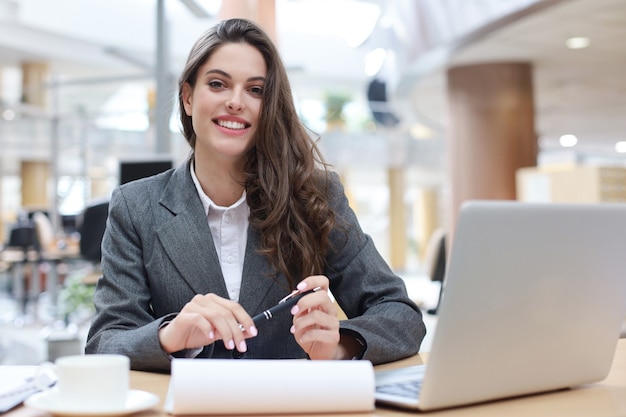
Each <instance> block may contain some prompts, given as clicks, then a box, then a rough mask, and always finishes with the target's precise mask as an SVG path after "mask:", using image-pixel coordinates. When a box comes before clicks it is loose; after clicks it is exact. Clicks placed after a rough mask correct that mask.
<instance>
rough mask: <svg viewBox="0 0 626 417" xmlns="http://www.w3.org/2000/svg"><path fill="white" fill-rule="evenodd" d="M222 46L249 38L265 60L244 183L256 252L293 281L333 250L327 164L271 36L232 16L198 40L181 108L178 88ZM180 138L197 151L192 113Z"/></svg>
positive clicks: (315, 270) (317, 267)
mask: <svg viewBox="0 0 626 417" xmlns="http://www.w3.org/2000/svg"><path fill="white" fill-rule="evenodd" d="M226 43H247V44H249V45H251V46H253V47H254V48H256V49H257V50H258V51H259V52H260V53H261V55H262V56H263V58H264V60H265V64H266V66H267V76H266V79H265V83H264V86H263V96H262V99H261V113H260V116H259V119H258V126H257V128H256V132H255V137H254V138H253V143H254V146H253V147H252V148H251V149H250V151H249V152H248V154H247V155H246V164H245V178H246V179H245V182H244V184H243V185H244V187H245V189H246V195H247V202H248V205H249V207H250V225H251V226H252V227H254V228H256V229H257V230H258V232H259V234H260V236H261V248H260V252H261V253H262V254H264V255H265V256H266V257H267V258H268V259H269V261H270V263H271V265H273V267H274V269H275V272H276V274H277V273H283V274H284V275H285V277H286V278H287V280H288V282H289V285H290V286H293V285H294V284H295V283H296V282H299V281H300V280H302V279H303V278H305V277H307V276H309V275H314V274H321V273H323V271H324V266H325V257H326V254H327V252H328V251H329V250H330V240H329V235H330V232H331V230H332V229H333V227H334V226H335V222H336V218H335V214H334V212H333V210H332V209H331V208H330V205H329V201H328V198H327V195H328V187H329V181H328V165H327V164H326V162H325V161H324V159H323V157H322V155H321V153H320V151H319V149H318V147H317V145H316V139H314V137H313V136H311V135H310V134H309V131H308V130H307V129H306V127H305V126H304V125H303V124H302V123H301V121H300V119H299V118H298V115H297V112H296V109H295V106H294V101H293V98H292V94H291V86H290V84H289V79H288V76H287V71H286V70H285V67H284V64H283V62H282V60H281V59H280V55H279V53H278V51H277V49H276V47H275V46H274V44H273V43H272V41H271V39H270V38H269V36H268V35H267V34H266V33H265V32H264V31H263V30H262V29H261V28H260V27H259V26H257V25H256V24H255V23H253V22H251V21H248V20H245V19H229V20H225V21H222V22H220V23H219V24H217V25H216V26H215V27H213V28H211V29H210V30H208V31H207V32H205V33H204V34H203V35H202V36H201V37H200V38H199V39H198V40H197V41H196V43H195V45H194V46H193V48H192V49H191V52H190V53H189V57H188V58H187V63H186V65H185V69H184V70H183V72H182V75H181V77H180V79H179V82H178V87H179V90H178V100H179V104H180V109H183V108H184V106H183V94H182V91H183V85H184V84H185V83H189V84H190V85H191V87H192V88H193V87H194V86H195V83H196V78H197V74H198V69H199V68H200V67H201V66H202V65H203V64H204V63H205V62H206V61H207V60H208V59H209V57H210V56H211V54H212V53H213V52H214V51H216V50H217V49H218V48H219V47H220V46H222V45H224V44H226ZM180 121H181V123H182V129H183V135H184V136H185V138H186V139H187V142H189V145H190V146H191V148H192V149H195V144H196V134H195V132H194V130H193V126H192V120H191V117H190V116H188V115H187V114H186V113H185V112H184V111H182V110H181V112H180Z"/></svg>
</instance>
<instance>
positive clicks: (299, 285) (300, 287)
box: [296, 281, 306, 291]
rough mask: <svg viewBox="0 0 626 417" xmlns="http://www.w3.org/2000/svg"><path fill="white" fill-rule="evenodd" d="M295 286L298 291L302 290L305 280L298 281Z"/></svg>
mask: <svg viewBox="0 0 626 417" xmlns="http://www.w3.org/2000/svg"><path fill="white" fill-rule="evenodd" d="M296 288H297V289H299V290H300V291H303V290H304V289H305V288H306V282H304V281H302V282H299V283H298V285H296Z"/></svg>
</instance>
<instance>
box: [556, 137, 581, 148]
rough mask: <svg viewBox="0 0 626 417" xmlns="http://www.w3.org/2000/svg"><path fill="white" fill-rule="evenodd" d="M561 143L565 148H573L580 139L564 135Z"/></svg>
mask: <svg viewBox="0 0 626 417" xmlns="http://www.w3.org/2000/svg"><path fill="white" fill-rule="evenodd" d="M559 143H560V144H561V146H562V147H564V148H571V147H573V146H576V144H577V143H578V138H577V137H576V136H574V135H563V136H561V137H560V138H559Z"/></svg>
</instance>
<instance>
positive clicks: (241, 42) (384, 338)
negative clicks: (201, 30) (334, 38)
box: [86, 19, 425, 371]
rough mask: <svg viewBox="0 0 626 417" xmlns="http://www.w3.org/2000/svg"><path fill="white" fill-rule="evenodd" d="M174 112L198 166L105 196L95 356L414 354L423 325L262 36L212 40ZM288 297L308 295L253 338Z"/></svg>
mask: <svg viewBox="0 0 626 417" xmlns="http://www.w3.org/2000/svg"><path fill="white" fill-rule="evenodd" d="M179 104H180V109H181V113H180V118H181V124H182V127H183V134H184V136H185V138H186V140H187V142H188V143H189V144H190V146H191V148H192V153H191V155H190V158H189V159H188V161H187V162H186V163H184V164H183V165H181V166H180V167H178V168H177V169H174V170H170V171H168V172H166V173H163V174H160V175H157V176H154V177H151V178H147V179H144V180H139V181H136V182H131V183H128V184H125V185H123V186H121V187H119V188H118V189H116V190H115V191H114V193H113V196H112V198H111V203H110V211H109V222H108V226H107V230H106V232H105V236H104V239H103V242H102V270H103V276H102V278H101V279H100V281H99V283H98V287H97V290H96V294H95V304H96V308H97V310H98V311H97V313H96V316H95V318H94V320H93V322H92V326H91V329H90V332H89V337H88V342H87V346H86V351H87V353H122V354H125V355H128V356H129V357H130V358H131V364H132V367H133V368H134V369H141V370H158V371H169V370H170V360H171V359H172V358H173V357H181V356H182V357H203V358H241V357H243V356H245V357H247V358H262V359H272V358H274V359H288V358H310V359H320V360H328V359H355V358H357V359H361V358H362V359H367V360H370V361H372V362H373V363H381V362H388V361H392V360H396V359H399V358H403V357H406V356H410V355H413V354H415V353H416V352H417V351H418V350H419V347H420V343H421V341H422V339H423V337H424V333H425V327H424V323H423V321H422V315H421V312H420V310H419V308H418V307H417V305H416V304H415V303H414V302H413V301H411V299H410V298H409V297H408V295H407V292H406V288H405V286H404V282H403V281H402V279H401V278H400V277H398V276H397V275H395V274H394V273H393V272H392V271H391V269H390V268H389V266H388V265H387V264H386V262H385V261H384V260H383V258H382V256H381V255H380V254H379V253H378V251H377V250H376V247H375V245H374V243H373V242H372V240H371V238H370V237H369V236H368V235H366V234H365V233H363V231H362V229H361V227H360V225H359V222H358V220H357V218H356V216H355V214H354V212H353V211H352V209H351V208H350V206H349V204H348V199H347V198H346V195H345V193H344V190H343V187H342V185H341V182H340V181H339V177H338V176H337V175H336V174H334V173H332V172H331V171H330V169H329V166H328V165H327V164H326V162H325V161H324V159H323V158H322V155H321V153H320V152H319V150H318V148H317V145H316V142H315V139H314V138H313V137H312V136H311V135H310V134H309V132H308V131H307V129H306V128H305V127H304V125H303V124H302V123H301V121H300V120H299V118H298V115H297V113H296V110H295V106H294V101H293V97H292V93H291V87H290V85H289V79H288V77H287V73H286V70H285V67H284V65H283V63H282V61H281V59H280V55H279V53H278V51H277V49H276V47H275V46H274V44H273V43H272V42H271V40H270V39H269V37H268V36H267V34H266V33H265V32H263V31H262V30H261V29H260V28H259V26H257V25H256V24H254V23H252V22H251V21H248V20H244V19H228V20H225V21H223V22H221V23H219V24H218V25H217V26H215V27H214V28H212V29H210V30H209V31H207V32H206V33H205V34H203V35H202V36H201V37H200V38H199V39H198V41H197V42H196V43H195V44H194V46H193V48H192V50H191V52H190V54H189V58H188V61H187V64H186V66H185V69H184V70H183V72H182V75H181V77H180V79H179ZM317 288H319V291H308V290H310V289H317ZM294 289H296V290H297V291H299V292H302V293H303V294H306V295H303V296H302V297H301V298H299V299H298V300H297V303H295V304H294V305H293V306H291V308H290V309H289V311H282V312H280V313H276V315H275V316H274V317H273V318H272V320H271V322H267V323H263V325H261V323H257V324H258V325H259V328H258V329H257V324H255V322H254V321H253V318H252V316H255V315H258V314H259V313H261V312H263V311H266V310H268V309H271V308H272V307H273V306H275V305H276V304H277V303H279V301H280V300H281V299H283V298H284V296H285V295H286V294H289V293H290V292H292V291H293V290H294ZM330 292H332V295H333V298H331V297H330V296H329V294H330ZM335 300H336V303H335ZM336 304H338V305H339V307H340V308H338V307H337V305H336ZM340 309H341V310H342V312H343V314H345V315H342V316H341V318H340V316H339V310H340ZM285 310H286V309H285Z"/></svg>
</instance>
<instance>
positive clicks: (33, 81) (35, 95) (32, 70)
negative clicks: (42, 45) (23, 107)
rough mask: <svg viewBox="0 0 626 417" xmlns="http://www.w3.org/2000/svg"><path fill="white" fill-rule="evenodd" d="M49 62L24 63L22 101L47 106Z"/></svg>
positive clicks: (42, 106)
mask: <svg viewBox="0 0 626 417" xmlns="http://www.w3.org/2000/svg"><path fill="white" fill-rule="evenodd" d="M47 79H48V64H47V63H45V62H23V63H22V102H23V103H25V104H30V105H33V106H37V107H41V108H46V107H47V103H48V97H47V88H46V86H45V85H44V84H45V82H46V80H47Z"/></svg>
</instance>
